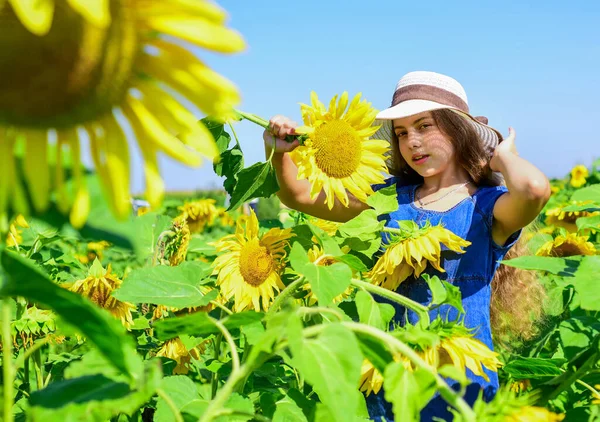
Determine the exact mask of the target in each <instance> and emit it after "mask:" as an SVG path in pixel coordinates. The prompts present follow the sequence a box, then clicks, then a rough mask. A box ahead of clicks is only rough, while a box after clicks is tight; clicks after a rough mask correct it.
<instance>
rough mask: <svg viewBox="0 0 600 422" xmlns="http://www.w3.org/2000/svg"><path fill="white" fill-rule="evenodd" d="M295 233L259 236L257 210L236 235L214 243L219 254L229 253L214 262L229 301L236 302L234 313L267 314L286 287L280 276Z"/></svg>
mask: <svg viewBox="0 0 600 422" xmlns="http://www.w3.org/2000/svg"><path fill="white" fill-rule="evenodd" d="M291 237H292V230H291V229H284V230H282V229H276V228H275V229H270V230H269V231H268V232H266V233H265V234H264V235H262V236H259V234H258V220H257V218H256V215H255V214H254V211H253V210H250V215H242V216H240V218H239V219H238V221H237V225H236V231H235V234H231V235H227V236H225V237H223V238H221V239H220V240H218V241H217V242H212V243H210V245H213V246H214V247H215V248H216V250H217V252H225V253H224V254H222V255H220V256H218V257H217V259H215V260H214V261H213V266H214V271H213V274H218V276H217V284H218V285H219V286H220V288H221V294H222V295H223V297H224V298H225V299H226V300H229V299H231V298H234V307H233V309H234V311H235V312H241V311H244V310H246V309H254V310H256V311H259V312H260V310H261V302H262V309H264V310H267V309H268V308H269V306H270V304H271V302H272V300H273V298H274V297H275V292H279V291H280V290H281V289H283V288H284V287H285V286H284V285H283V283H282V281H281V278H280V276H279V273H280V271H281V270H282V269H283V267H284V264H283V259H284V258H285V255H286V253H285V247H286V246H287V245H288V240H289V239H290V238H291Z"/></svg>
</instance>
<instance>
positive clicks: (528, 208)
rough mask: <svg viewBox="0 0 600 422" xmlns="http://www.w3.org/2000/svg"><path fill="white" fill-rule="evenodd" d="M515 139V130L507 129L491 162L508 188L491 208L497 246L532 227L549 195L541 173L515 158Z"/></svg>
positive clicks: (545, 179)
mask: <svg viewBox="0 0 600 422" xmlns="http://www.w3.org/2000/svg"><path fill="white" fill-rule="evenodd" d="M515 136H516V135H515V131H514V129H512V128H509V136H508V137H507V138H506V139H505V140H504V141H502V142H501V143H500V144H499V145H498V147H497V148H496V150H495V152H494V156H493V157H492V159H491V161H490V167H491V168H492V170H493V171H499V172H500V173H502V176H504V180H505V182H506V187H507V188H508V192H507V193H505V194H504V195H502V196H501V197H500V198H498V201H497V202H496V205H495V206H494V223H493V225H492V237H493V239H494V242H496V243H497V244H498V245H503V244H504V243H505V242H506V240H507V239H508V238H509V237H510V235H511V234H513V233H514V232H516V231H517V230H519V229H521V228H523V227H525V226H526V225H527V224H529V223H531V222H532V221H533V220H534V219H535V218H536V217H537V215H538V214H539V213H540V211H541V210H542V208H543V207H544V205H545V204H546V202H548V199H549V198H550V193H551V191H550V183H549V182H548V179H547V178H546V176H545V175H544V173H542V172H541V171H540V170H539V169H538V168H537V167H535V166H534V165H533V164H531V163H530V162H529V161H527V160H525V159H523V158H521V157H519V156H518V155H517V151H516V148H515Z"/></svg>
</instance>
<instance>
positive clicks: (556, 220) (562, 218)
mask: <svg viewBox="0 0 600 422" xmlns="http://www.w3.org/2000/svg"><path fill="white" fill-rule="evenodd" d="M590 203H591V201H571V202H569V203H564V204H561V205H559V206H557V207H554V208H550V209H549V210H547V211H546V224H547V225H548V226H552V225H554V226H558V227H564V228H565V229H567V230H568V231H570V232H576V231H577V223H576V221H577V219H578V218H579V217H593V216H595V215H600V211H563V210H564V209H565V208H566V207H568V206H571V205H577V206H579V205H586V204H590Z"/></svg>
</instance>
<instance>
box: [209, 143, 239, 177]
mask: <svg viewBox="0 0 600 422" xmlns="http://www.w3.org/2000/svg"><path fill="white" fill-rule="evenodd" d="M243 168H244V154H243V153H242V150H241V149H240V147H239V146H237V145H236V146H234V147H233V148H231V149H228V150H226V151H223V152H222V153H221V159H220V160H219V161H218V162H217V163H215V164H214V170H215V173H216V174H217V175H218V176H225V177H227V178H230V177H234V176H235V175H237V173H238V172H240V171H241V170H242V169H243Z"/></svg>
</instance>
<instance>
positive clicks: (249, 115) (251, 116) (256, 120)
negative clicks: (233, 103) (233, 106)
mask: <svg viewBox="0 0 600 422" xmlns="http://www.w3.org/2000/svg"><path fill="white" fill-rule="evenodd" d="M236 112H237V113H238V114H239V115H240V116H242V117H243V118H244V119H246V120H248V121H249V122H252V123H256V124H257V125H259V126H262V127H264V128H265V129H268V128H269V122H268V121H267V120H265V119H263V118H262V117H258V116H257V115H256V114H252V113H245V112H243V111H240V110H236Z"/></svg>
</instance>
